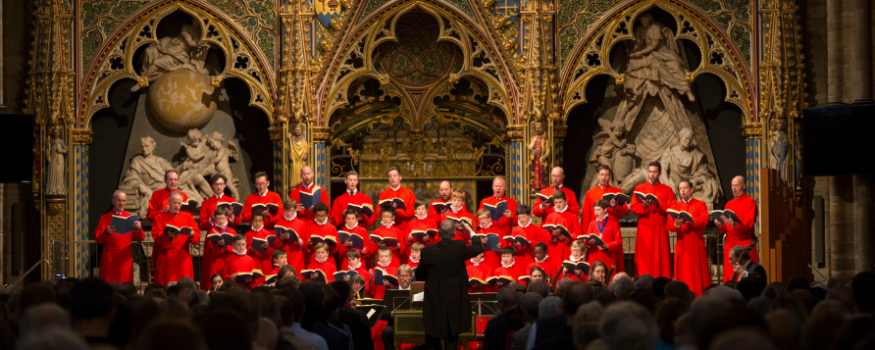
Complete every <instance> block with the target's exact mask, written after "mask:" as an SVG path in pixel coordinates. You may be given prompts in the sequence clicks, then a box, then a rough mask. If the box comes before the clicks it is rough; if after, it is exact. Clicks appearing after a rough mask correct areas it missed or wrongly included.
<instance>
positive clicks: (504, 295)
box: [495, 287, 519, 307]
mask: <svg viewBox="0 0 875 350" xmlns="http://www.w3.org/2000/svg"><path fill="white" fill-rule="evenodd" d="M495 298H496V300H497V302H498V305H499V306H504V307H512V306H514V305H516V304H518V303H519V300H518V299H517V295H516V291H515V290H514V289H513V288H511V287H501V288H500V289H499V290H498V292H497V293H495Z"/></svg>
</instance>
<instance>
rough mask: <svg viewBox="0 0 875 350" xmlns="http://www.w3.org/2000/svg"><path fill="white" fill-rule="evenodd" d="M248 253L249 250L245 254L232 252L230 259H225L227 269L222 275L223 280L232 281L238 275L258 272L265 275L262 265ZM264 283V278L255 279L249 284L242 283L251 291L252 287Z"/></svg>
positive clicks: (229, 255)
mask: <svg viewBox="0 0 875 350" xmlns="http://www.w3.org/2000/svg"><path fill="white" fill-rule="evenodd" d="M247 253H249V251H248V250H247V251H244V252H243V253H238V252H237V251H234V250H231V251H230V253H228V258H227V259H225V269H224V272H223V273H222V278H224V279H225V280H226V281H232V280H233V279H234V277H235V276H236V275H237V274H243V273H256V272H257V273H260V274H262V275H264V271H262V270H261V265H260V264H259V263H258V261H256V260H255V259H253V258H252V256H250V255H249V254H247ZM262 282H264V277H262V278H253V279H252V281H250V282H249V283H247V284H242V283H241V285H242V286H244V287H246V290H249V289H250V288H252V287H255V286H260V285H261V284H262ZM235 283H236V282H235Z"/></svg>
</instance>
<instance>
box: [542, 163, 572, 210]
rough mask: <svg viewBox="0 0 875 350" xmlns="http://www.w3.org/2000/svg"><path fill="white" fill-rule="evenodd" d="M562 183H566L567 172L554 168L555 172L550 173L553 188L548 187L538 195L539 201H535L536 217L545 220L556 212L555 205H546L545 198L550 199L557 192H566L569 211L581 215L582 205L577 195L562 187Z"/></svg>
mask: <svg viewBox="0 0 875 350" xmlns="http://www.w3.org/2000/svg"><path fill="white" fill-rule="evenodd" d="M562 181H565V170H562V168H560V167H555V168H553V170H552V171H550V182H552V183H553V186H550V187H547V188H545V189H543V190H541V192H539V193H538V200H536V201H535V206H534V208H533V210H534V211H535V216H537V217H539V218H542V219H543V218H546V217H547V215H550V214H552V213H553V212H554V211H555V210H554V208H553V204H547V203H544V202H543V198H550V196H552V195H553V193H554V192H556V191H562V192H565V198H567V201H566V202H567V204H568V210H569V211H571V212H572V213H574V215H577V214H580V208H579V205H580V204H579V203H578V202H577V195H575V194H574V191H572V190H570V189H568V188H567V187H565V186H562ZM542 196H543V197H542Z"/></svg>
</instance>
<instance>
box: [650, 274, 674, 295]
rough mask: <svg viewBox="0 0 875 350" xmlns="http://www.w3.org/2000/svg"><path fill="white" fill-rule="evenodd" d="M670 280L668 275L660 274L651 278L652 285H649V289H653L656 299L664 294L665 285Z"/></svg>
mask: <svg viewBox="0 0 875 350" xmlns="http://www.w3.org/2000/svg"><path fill="white" fill-rule="evenodd" d="M669 282H671V279H670V278H668V277H664V276H660V277H657V278H656V279H654V280H653V285H652V286H651V288H650V289H651V290H652V291H653V296H655V297H656V298H657V299H659V298H662V297H664V296H665V285H667V284H668V283H669Z"/></svg>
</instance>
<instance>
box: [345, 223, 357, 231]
mask: <svg viewBox="0 0 875 350" xmlns="http://www.w3.org/2000/svg"><path fill="white" fill-rule="evenodd" d="M343 226H346V229H347V230H354V229H355V228H356V227H359V223H358V222H356V223H355V225H352V227H349V224H343Z"/></svg>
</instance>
